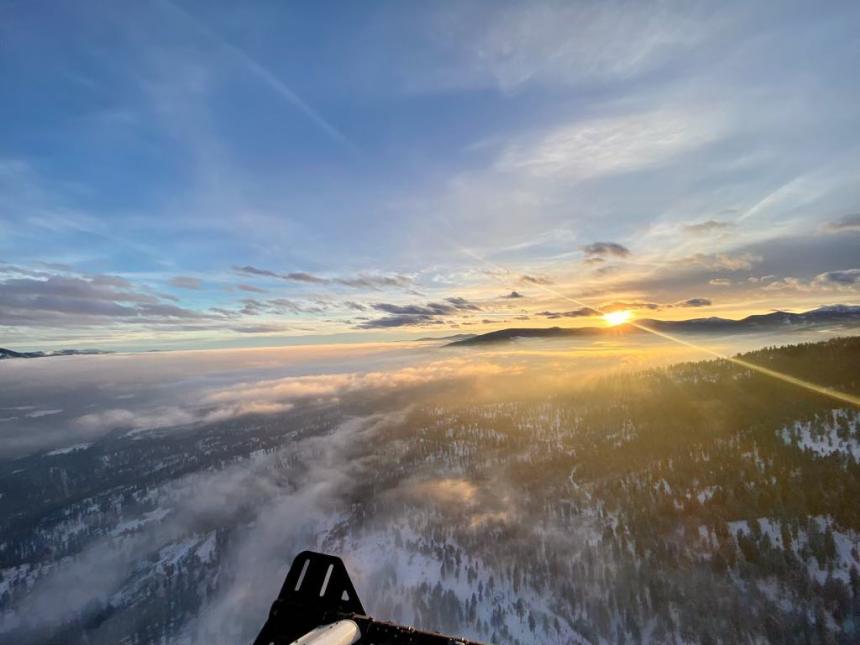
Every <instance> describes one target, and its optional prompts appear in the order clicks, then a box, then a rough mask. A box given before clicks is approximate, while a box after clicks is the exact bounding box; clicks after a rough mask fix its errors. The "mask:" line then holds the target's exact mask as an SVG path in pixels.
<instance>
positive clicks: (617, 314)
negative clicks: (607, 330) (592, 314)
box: [603, 309, 633, 327]
mask: <svg viewBox="0 0 860 645" xmlns="http://www.w3.org/2000/svg"><path fill="white" fill-rule="evenodd" d="M632 317H633V314H632V312H630V311H629V310H627V309H623V310H621V311H610V312H609V313H606V314H603V320H605V321H606V324H607V325H609V326H610V327H615V325H621V324H623V323H626V322H627V321H628V320H630V319H631V318H632Z"/></svg>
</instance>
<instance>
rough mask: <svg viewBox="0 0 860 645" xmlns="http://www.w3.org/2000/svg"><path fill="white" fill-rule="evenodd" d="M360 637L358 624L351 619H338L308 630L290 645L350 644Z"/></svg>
mask: <svg viewBox="0 0 860 645" xmlns="http://www.w3.org/2000/svg"><path fill="white" fill-rule="evenodd" d="M359 638H361V631H360V630H359V629H358V625H357V624H356V623H355V621H352V620H339V621H337V622H336V623H331V624H330V625H321V626H320V627H317V628H316V629H314V630H313V631H310V632H308V633H307V634H305V635H304V636H302V637H301V638H300V639H298V640H296V641H293V642H292V645H351V644H352V643H354V642H356V641H357V640H358V639H359Z"/></svg>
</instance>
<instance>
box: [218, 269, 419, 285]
mask: <svg viewBox="0 0 860 645" xmlns="http://www.w3.org/2000/svg"><path fill="white" fill-rule="evenodd" d="M233 271H235V272H236V273H238V274H240V275H247V276H254V277H263V278H275V279H278V280H285V281H287V282H299V283H304V284H318V285H341V286H344V287H350V288H352V289H382V288H385V287H407V286H409V285H410V284H412V279H411V278H410V277H409V276H405V275H401V274H390V275H381V274H372V273H360V274H358V275H355V276H345V277H344V276H340V277H333V278H327V277H323V276H319V275H316V274H314V273H309V272H307V271H290V272H287V273H277V272H275V271H270V270H268V269H260V268H258V267H254V266H250V265H245V266H234V267H233Z"/></svg>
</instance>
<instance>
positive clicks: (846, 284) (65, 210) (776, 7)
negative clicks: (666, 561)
mask: <svg viewBox="0 0 860 645" xmlns="http://www.w3.org/2000/svg"><path fill="white" fill-rule="evenodd" d="M858 29H860V5H858V4H857V3H854V2H831V3H824V4H813V3H793V2H779V3H743V2H737V3H735V2H724V3H710V2H701V3H696V2H684V3H673V2H660V3H649V2H630V3H624V2H593V3H592V2H565V3H546V4H542V3H538V2H528V3H526V2H514V3H505V2H474V3H473V2H456V3H455V2H435V3H419V2H390V3H386V2H376V3H359V2H340V3H311V2H305V3H300V2H295V3H283V2H254V3H227V2H196V1H191V0H152V1H147V2H134V3H132V2H101V1H98V0H88V1H83V2H81V1H64V0H60V1H57V2H50V3H49V2H43V1H40V0H36V1H31V2H24V1H17V0H0V97H2V100H0V341H2V342H0V346H4V347H11V348H12V349H18V350H31V349H50V348H58V347H100V348H105V349H123V350H145V349H195V348H208V347H243V346H248V347H250V346H268V345H282V344H301V343H360V342H369V343H370V342H380V341H386V340H401V339H407V338H413V339H414V338H418V337H422V336H442V335H446V334H456V333H467V332H470V333H475V332H481V331H489V330H491V329H497V328H501V327H506V326H513V325H516V326H548V325H559V324H563V325H570V326H574V325H590V324H598V323H599V318H598V317H596V316H595V315H594V314H595V312H594V309H595V308H596V309H600V310H602V311H606V310H612V309H629V310H631V311H632V312H633V313H634V315H636V316H642V317H646V316H647V317H659V318H667V319H668V318H690V317H700V316H712V315H718V316H726V317H741V316H744V315H747V314H750V313H761V312H766V311H770V310H772V309H784V310H792V311H801V310H805V309H810V308H814V307H816V306H820V305H825V304H835V303H848V304H855V303H858V302H860V297H858V291H860V182H858V181H857V178H858V176H860V134H858V133H860V111H858V110H857V105H858V104H860V85H858V83H857V82H856V78H857V73H856V61H857V60H860V39H858V38H857V33H858Z"/></svg>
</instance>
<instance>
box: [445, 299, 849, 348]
mask: <svg viewBox="0 0 860 645" xmlns="http://www.w3.org/2000/svg"><path fill="white" fill-rule="evenodd" d="M635 323H636V325H641V326H643V327H647V328H649V329H653V330H654V331H660V332H675V333H691V334H695V333H699V334H707V333H748V332H755V331H766V330H769V329H781V328H785V327H791V328H794V329H805V328H816V327H823V326H826V325H842V326H848V327H853V326H858V327H860V306H857V305H828V306H824V307H819V308H817V309H812V310H811V311H805V312H803V313H797V314H795V313H790V312H787V311H774V312H771V313H769V314H754V315H752V316H747V317H746V318H742V319H740V320H732V319H730V318H718V317H711V318H691V319H689V320H656V319H653V318H641V319H639V320H636V321H635ZM636 325H634V324H631V323H626V324H623V325H617V326H615V327H519V328H518V327H511V328H507V329H499V330H497V331H491V332H488V333H486V334H480V335H478V336H475V337H474V338H467V339H464V340H458V341H454V342H452V343H448V344H447V345H445V347H454V346H458V347H462V346H468V345H483V344H487V343H500V342H508V341H511V340H514V339H517V338H565V337H589V336H604V335H618V334H628V333H645V330H643V329H640V328H638V327H637V326H636Z"/></svg>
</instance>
